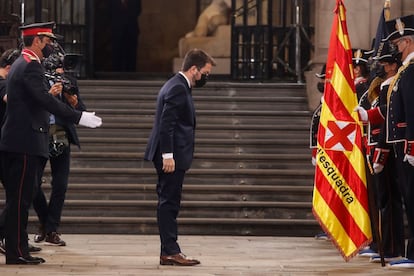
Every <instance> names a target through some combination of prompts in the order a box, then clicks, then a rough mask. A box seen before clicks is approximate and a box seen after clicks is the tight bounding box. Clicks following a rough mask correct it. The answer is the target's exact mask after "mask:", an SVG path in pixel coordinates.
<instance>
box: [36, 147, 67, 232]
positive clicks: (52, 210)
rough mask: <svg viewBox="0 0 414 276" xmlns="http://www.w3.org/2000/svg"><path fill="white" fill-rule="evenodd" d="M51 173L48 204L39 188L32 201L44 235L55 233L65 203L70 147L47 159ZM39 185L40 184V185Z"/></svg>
mask: <svg viewBox="0 0 414 276" xmlns="http://www.w3.org/2000/svg"><path fill="white" fill-rule="evenodd" d="M49 163H50V169H51V173H52V182H51V186H52V192H51V194H50V199H49V204H48V203H47V200H46V197H45V194H44V192H43V189H42V187H41V186H39V189H38V191H37V193H36V196H35V198H34V200H33V208H34V209H35V211H36V213H37V216H38V217H39V222H40V224H41V225H42V227H43V229H44V231H45V233H51V232H57V230H58V228H59V225H60V219H61V216H62V210H63V205H64V203H65V197H66V191H67V188H68V179H69V171H70V146H68V147H66V148H65V149H64V150H63V152H62V154H60V155H58V156H56V157H50V158H49ZM40 185H41V183H40Z"/></svg>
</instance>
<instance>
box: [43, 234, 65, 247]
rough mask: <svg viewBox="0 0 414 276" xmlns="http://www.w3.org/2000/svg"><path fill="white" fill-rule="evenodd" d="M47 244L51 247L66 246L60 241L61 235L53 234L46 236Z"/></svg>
mask: <svg viewBox="0 0 414 276" xmlns="http://www.w3.org/2000/svg"><path fill="white" fill-rule="evenodd" d="M45 242H47V243H48V244H51V245H57V246H65V245H66V242H65V241H64V240H61V239H60V234H58V233H56V232H51V233H47V234H46V238H45Z"/></svg>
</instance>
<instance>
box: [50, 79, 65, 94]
mask: <svg viewBox="0 0 414 276" xmlns="http://www.w3.org/2000/svg"><path fill="white" fill-rule="evenodd" d="M62 89H63V85H62V84H61V83H60V82H57V83H55V84H54V85H52V87H50V89H49V94H52V95H53V96H57V95H59V94H60V93H62Z"/></svg>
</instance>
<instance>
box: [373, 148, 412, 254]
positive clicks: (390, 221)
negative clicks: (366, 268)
mask: <svg viewBox="0 0 414 276" xmlns="http://www.w3.org/2000/svg"><path fill="white" fill-rule="evenodd" d="M403 174H404V172H401V166H397V160H396V156H395V153H394V150H393V148H392V150H391V151H390V154H389V156H388V159H387V162H386V164H385V166H384V169H383V170H382V171H381V172H380V173H379V174H376V175H375V184H374V185H376V191H377V207H378V209H379V212H380V215H381V219H380V221H381V234H382V246H383V250H384V255H385V256H390V257H394V256H403V255H404V253H405V237H404V216H403V215H404V213H403V212H404V211H403V201H402V195H401V190H400V187H401V185H400V183H399V182H400V181H401V179H399V178H400V177H399V176H400V175H403Z"/></svg>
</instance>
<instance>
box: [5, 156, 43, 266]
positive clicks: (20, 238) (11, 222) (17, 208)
mask: <svg viewBox="0 0 414 276" xmlns="http://www.w3.org/2000/svg"><path fill="white" fill-rule="evenodd" d="M1 159H2V162H1V165H2V168H1V170H2V174H3V181H4V186H5V188H6V220H5V241H6V261H7V260H9V261H15V260H17V258H18V257H27V256H28V255H29V250H28V236H27V221H28V217H29V208H30V206H31V204H32V201H33V197H34V194H35V192H36V189H37V188H38V187H39V183H40V182H41V179H42V174H43V170H44V168H45V165H46V161H47V158H44V157H42V156H35V155H28V154H25V153H10V152H1Z"/></svg>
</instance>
